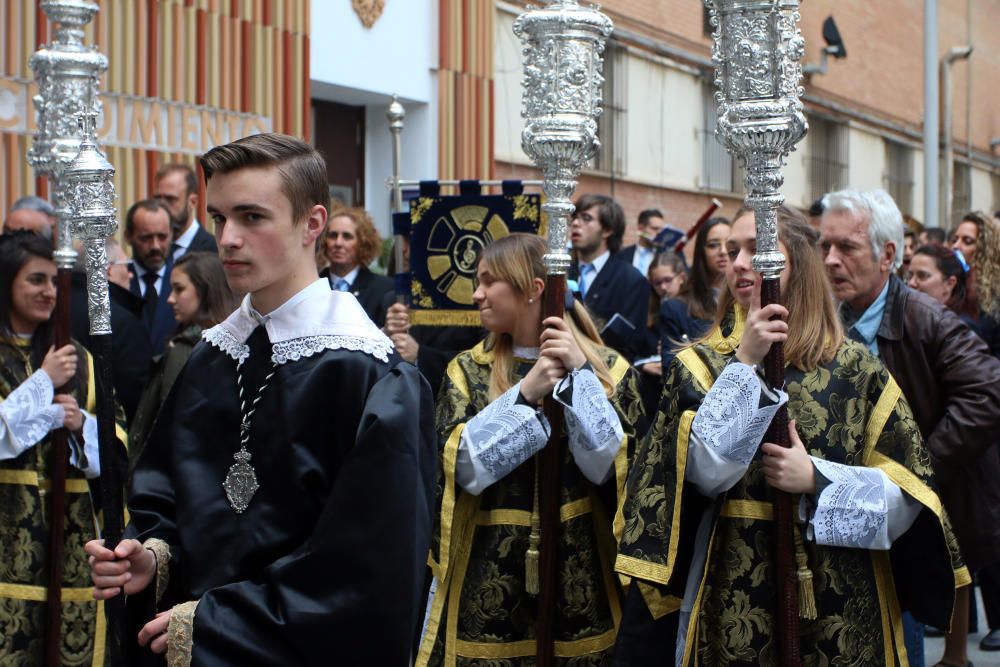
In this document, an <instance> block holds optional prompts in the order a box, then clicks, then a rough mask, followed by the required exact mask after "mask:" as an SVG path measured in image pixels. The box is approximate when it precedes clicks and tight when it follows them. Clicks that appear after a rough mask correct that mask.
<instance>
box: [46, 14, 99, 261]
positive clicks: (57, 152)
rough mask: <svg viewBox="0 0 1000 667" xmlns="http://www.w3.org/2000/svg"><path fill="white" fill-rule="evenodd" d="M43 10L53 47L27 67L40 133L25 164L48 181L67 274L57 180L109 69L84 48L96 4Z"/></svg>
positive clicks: (95, 107)
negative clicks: (31, 74) (81, 120)
mask: <svg viewBox="0 0 1000 667" xmlns="http://www.w3.org/2000/svg"><path fill="white" fill-rule="evenodd" d="M41 8H42V10H43V11H44V12H45V13H46V15H47V16H48V18H49V21H50V22H51V23H52V25H53V30H54V33H55V41H53V42H52V43H50V44H46V45H44V46H42V47H41V48H40V49H38V51H36V52H35V53H34V54H32V56H31V59H30V60H29V61H28V64H29V66H30V67H31V69H32V71H33V72H34V74H35V81H36V82H37V84H38V94H37V95H35V96H34V97H33V98H32V101H33V102H34V104H35V109H36V110H37V111H38V131H37V132H36V133H35V136H34V140H33V141H32V144H31V148H30V149H29V150H28V164H30V165H31V166H32V167H33V168H34V169H35V172H36V173H37V174H39V175H45V176H47V177H48V179H49V186H50V190H51V198H52V203H53V204H54V206H55V208H56V214H57V216H58V219H59V222H58V228H57V230H58V231H57V234H56V237H57V241H58V248H57V249H56V251H55V261H56V265H57V266H58V267H59V268H60V269H71V268H72V267H73V265H74V263H75V262H76V251H75V250H74V249H73V243H72V239H71V238H70V237H71V234H70V229H69V211H68V209H67V205H66V198H65V193H64V192H63V187H62V185H61V184H60V180H59V179H60V174H61V172H62V171H63V169H65V168H66V166H67V165H68V164H70V162H72V161H73V159H74V158H75V157H76V155H77V153H79V152H80V140H81V138H82V137H81V134H80V125H79V122H78V118H79V116H80V114H82V113H91V112H93V113H96V112H98V111H99V109H100V102H99V101H98V98H97V87H98V80H99V78H100V76H101V74H102V73H103V72H104V71H105V70H107V69H108V60H107V58H105V57H104V56H103V55H102V54H101V53H99V52H97V50H96V49H93V48H91V47H87V46H84V44H83V36H84V32H83V29H84V26H86V25H87V24H88V23H89V22H90V21H91V20H92V19H93V18H94V15H95V14H96V13H97V11H98V9H99V7H98V6H97V4H96V3H94V2H89V1H88V0H43V2H42V3H41Z"/></svg>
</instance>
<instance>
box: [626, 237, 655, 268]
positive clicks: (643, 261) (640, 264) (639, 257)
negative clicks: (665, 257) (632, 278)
mask: <svg viewBox="0 0 1000 667" xmlns="http://www.w3.org/2000/svg"><path fill="white" fill-rule="evenodd" d="M655 255H656V253H654V252H653V249H652V248H643V247H642V246H641V245H639V244H638V243H636V244H635V252H634V253H633V254H632V266H634V267H635V268H636V269H638V270H639V273H641V274H642V275H644V276H645V275H647V274H648V273H649V265H650V264H652V263H653V257H654V256H655Z"/></svg>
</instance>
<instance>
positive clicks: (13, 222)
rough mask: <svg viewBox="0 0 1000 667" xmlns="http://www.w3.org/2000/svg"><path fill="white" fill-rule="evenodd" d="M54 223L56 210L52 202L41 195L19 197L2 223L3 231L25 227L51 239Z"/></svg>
mask: <svg viewBox="0 0 1000 667" xmlns="http://www.w3.org/2000/svg"><path fill="white" fill-rule="evenodd" d="M55 224H56V210H55V208H53V207H52V204H50V203H49V202H48V201H47V200H45V199H42V198H41V197H36V196H34V195H30V196H27V197H21V198H20V199H18V200H17V201H16V202H14V205H13V206H11V207H10V211H9V212H8V213H7V219H6V220H5V221H4V224H3V231H5V232H13V231H17V230H20V229H25V230H28V231H29V232H34V233H35V234H38V235H39V236H44V237H45V238H47V239H48V240H50V241H51V240H52V229H53V227H55Z"/></svg>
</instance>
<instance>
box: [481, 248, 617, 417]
mask: <svg viewBox="0 0 1000 667" xmlns="http://www.w3.org/2000/svg"><path fill="white" fill-rule="evenodd" d="M545 252H546V246H545V242H544V241H543V240H542V239H540V238H539V237H537V236H533V235H531V234H511V235H510V236H505V237H503V238H501V239H497V240H496V241H493V242H492V243H490V244H489V245H487V246H486V247H485V248H484V249H483V252H482V254H481V255H480V257H479V265H480V266H484V265H485V267H486V268H488V269H489V272H490V273H491V274H492V275H493V276H494V277H495V278H496V279H498V280H502V281H503V282H505V283H507V284H508V285H510V286H511V287H512V288H513V289H514V291H515V292H517V293H518V294H521V295H527V294H529V293H530V292H531V288H532V282H533V281H534V280H535V279H536V278H539V279H541V280H543V281H544V280H545V278H546V271H545V263H544V262H543V261H542V256H543V255H544V254H545ZM567 315H569V316H568V317H566V318H565V321H566V324H567V326H568V327H569V330H570V332H572V334H573V338H574V339H576V343H577V345H579V346H580V350H581V351H582V352H583V356H584V357H586V359H587V361H588V362H589V363H590V366H591V367H592V368H593V369H594V374H595V375H597V378H598V379H599V380H600V381H601V385H602V386H603V387H604V392H605V394H607V395H608V396H609V397H610V396H611V395H612V394H613V393H614V389H615V387H614V381H613V380H612V379H611V372H610V371H609V370H608V365H607V363H605V361H604V359H603V358H602V357H601V354H600V352H599V350H598V347H599V346H601V345H603V341H601V336H600V334H599V333H598V331H597V327H596V326H594V322H593V320H591V319H590V315H588V314H587V311H586V309H585V308H584V307H583V305H582V304H580V303H579V302H578V301H575V300H574V302H573V309H572V310H571V311H568V312H567ZM486 348H487V349H489V350H492V352H493V355H494V361H493V366H492V367H491V369H490V385H489V396H490V400H493V399H495V398H497V397H498V396H500V395H501V394H503V393H504V392H505V391H507V390H508V389H510V388H511V387H512V386H514V382H513V378H512V377H511V373H512V370H513V366H514V363H513V362H514V341H513V339H512V338H511V336H510V334H508V333H500V334H498V333H493V332H491V333H490V335H489V336H488V337H487V339H486Z"/></svg>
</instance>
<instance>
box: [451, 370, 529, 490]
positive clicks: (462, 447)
mask: <svg viewBox="0 0 1000 667" xmlns="http://www.w3.org/2000/svg"><path fill="white" fill-rule="evenodd" d="M520 390H521V383H520V382H518V383H517V384H516V385H514V386H513V387H511V388H510V389H509V390H507V391H506V392H504V393H503V394H502V395H501V396H500V397H499V398H497V399H496V400H495V401H493V402H492V403H490V404H489V405H487V406H486V407H485V408H484V409H483V410H482V411H480V413H479V414H478V415H476V416H475V417H473V418H472V419H470V420H469V421H468V422H467V423H466V425H465V429H464V430H463V431H462V439H461V442H460V443H459V446H458V456H457V459H456V462H455V481H456V482H458V484H459V485H460V486H461V487H462V488H463V489H465V490H466V491H468V492H469V493H471V494H473V495H479V494H480V493H482V492H483V490H484V489H486V488H487V487H489V486H490V485H491V484H494V483H496V482H497V481H498V480H501V479H503V478H504V477H506V476H507V475H509V474H510V473H511V472H512V471H513V470H514V469H515V468H517V467H518V466H519V465H521V464H522V463H524V462H525V461H527V460H528V459H530V458H531V457H532V456H534V455H535V454H536V453H538V452H539V451H541V449H542V448H543V447H545V443H546V442H547V441H548V437H549V426H548V422H547V421H545V417H544V416H543V415H542V414H541V413H539V412H538V411H537V410H536V409H535V408H533V407H530V406H527V405H522V404H519V403H518V402H517V397H518V395H519V394H520Z"/></svg>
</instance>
